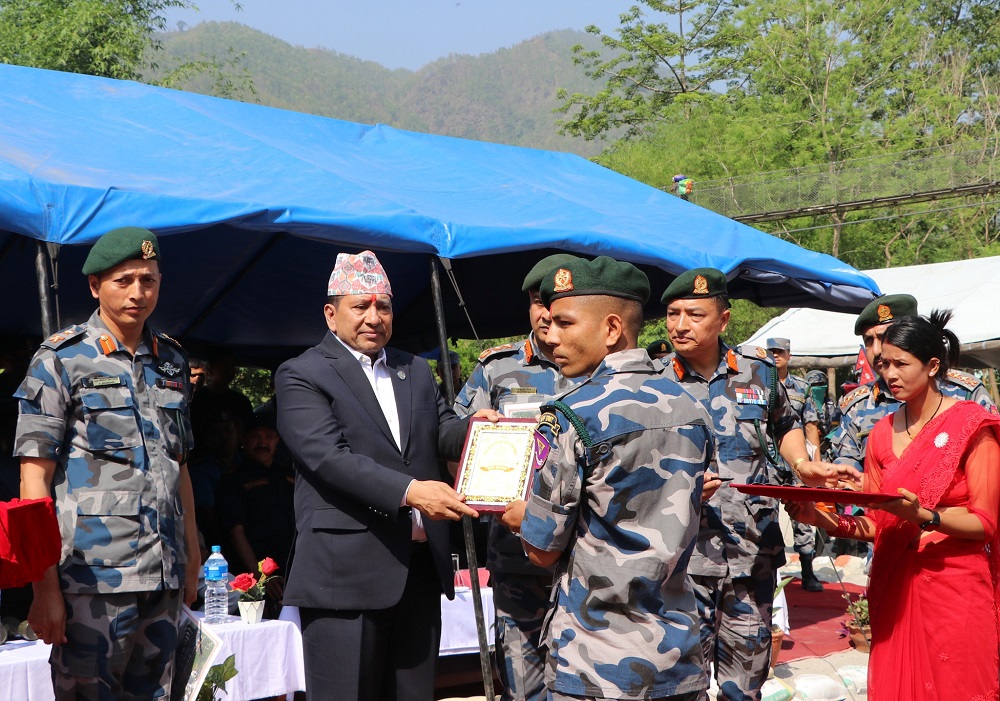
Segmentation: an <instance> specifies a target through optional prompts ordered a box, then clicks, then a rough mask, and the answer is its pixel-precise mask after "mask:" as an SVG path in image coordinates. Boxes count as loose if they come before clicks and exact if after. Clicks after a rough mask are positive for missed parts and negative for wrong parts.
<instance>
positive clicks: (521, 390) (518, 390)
mask: <svg viewBox="0 0 1000 701" xmlns="http://www.w3.org/2000/svg"><path fill="white" fill-rule="evenodd" d="M510 393H511V394H538V388H537V387H511V388H510Z"/></svg>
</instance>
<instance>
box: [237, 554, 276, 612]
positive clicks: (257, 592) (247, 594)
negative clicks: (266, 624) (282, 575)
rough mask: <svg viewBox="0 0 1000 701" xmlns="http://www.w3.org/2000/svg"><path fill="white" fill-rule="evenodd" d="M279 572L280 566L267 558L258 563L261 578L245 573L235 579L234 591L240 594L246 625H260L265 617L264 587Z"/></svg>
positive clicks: (240, 603)
mask: <svg viewBox="0 0 1000 701" xmlns="http://www.w3.org/2000/svg"><path fill="white" fill-rule="evenodd" d="M277 571H278V564H277V563H276V562H275V561H274V560H272V559H271V558H269V557H265V558H264V559H263V560H261V561H260V562H258V563H257V573H258V574H259V575H260V577H259V578H258V577H254V576H253V575H252V574H250V573H249V572H244V573H243V574H240V575H237V576H236V578H235V579H233V584H232V587H233V589H236V590H238V591H239V592H240V601H239V606H240V618H242V619H243V622H244V623H260V620H261V618H262V617H263V615H264V585H265V584H266V583H267V580H268V578H269V577H270V576H271V575H272V574H274V573H275V572H277Z"/></svg>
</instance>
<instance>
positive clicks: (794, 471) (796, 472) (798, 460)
mask: <svg viewBox="0 0 1000 701" xmlns="http://www.w3.org/2000/svg"><path fill="white" fill-rule="evenodd" d="M808 459H809V458H795V460H794V461H793V462H792V474H793V475H795V476H796V477H798V478H799V479H802V475H800V474H799V465H801V464H802V463H804V462H805V461H806V460H808Z"/></svg>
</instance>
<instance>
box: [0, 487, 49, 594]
mask: <svg viewBox="0 0 1000 701" xmlns="http://www.w3.org/2000/svg"><path fill="white" fill-rule="evenodd" d="M61 552H62V537H61V536H60V535H59V524H58V522H57V521H56V511H55V508H54V507H53V505H52V500H51V499H49V498H48V497H46V498H45V499H12V500H11V501H8V502H0V589H7V588H9V587H20V586H23V585H25V584H28V583H29V582H37V581H38V580H40V579H41V578H42V575H43V574H44V573H45V570H47V569H48V568H49V567H51V566H52V565H54V564H56V563H57V562H59V555H60V553H61Z"/></svg>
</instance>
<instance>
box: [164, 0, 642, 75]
mask: <svg viewBox="0 0 1000 701" xmlns="http://www.w3.org/2000/svg"><path fill="white" fill-rule="evenodd" d="M194 2H195V4H196V5H197V6H198V8H199V11H194V10H172V11H170V12H168V13H167V23H168V26H169V27H170V28H171V29H174V28H175V27H176V24H177V22H178V21H183V22H185V23H186V24H187V25H189V26H194V25H196V24H198V23H199V22H204V21H218V22H225V21H234V22H240V23H242V24H246V25H248V26H250V27H253V28H255V29H259V30H261V31H263V32H266V33H268V34H271V35H273V36H276V37H278V38H279V39H282V40H284V41H286V42H288V43H289V44H293V45H297V46H305V47H308V48H315V47H322V48H326V49H332V50H334V51H339V52H340V53H343V54H348V55H351V56H355V57H357V58H362V59H367V60H370V61H376V62H378V63H381V64H382V65H384V66H386V67H387V68H393V69H395V68H407V69H410V70H417V69H418V68H420V67H421V66H424V65H426V64H427V63H430V62H431V61H434V60H435V59H438V58H441V57H443V56H447V55H449V54H452V53H454V54H474V55H475V54H482V53H492V52H494V51H496V50H497V49H500V48H504V47H510V46H513V45H515V44H517V43H519V42H521V41H524V40H525V39H530V38H531V37H533V36H536V35H538V34H542V33H543V32H547V31H552V30H558V29H579V30H582V29H584V27H586V26H587V25H590V24H594V25H597V26H598V27H600V28H601V29H602V30H603V31H604V32H606V33H613V32H614V30H615V29H616V28H617V27H618V25H619V21H618V17H619V15H621V14H622V13H623V12H626V11H628V10H629V8H630V7H632V6H633V5H635V4H636V0H240V5H241V6H242V10H239V11H237V10H236V9H235V8H234V6H233V3H232V2H231V1H230V0H194Z"/></svg>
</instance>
